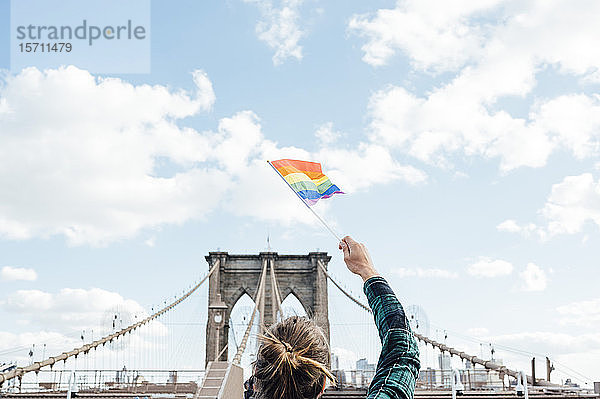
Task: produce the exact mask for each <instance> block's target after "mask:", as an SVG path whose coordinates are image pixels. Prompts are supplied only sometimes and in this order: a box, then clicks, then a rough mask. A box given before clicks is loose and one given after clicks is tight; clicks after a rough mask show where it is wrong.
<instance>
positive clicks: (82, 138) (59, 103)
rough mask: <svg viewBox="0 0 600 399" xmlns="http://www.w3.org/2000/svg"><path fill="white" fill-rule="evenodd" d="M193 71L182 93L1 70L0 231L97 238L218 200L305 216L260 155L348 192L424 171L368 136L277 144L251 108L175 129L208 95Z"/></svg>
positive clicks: (175, 218)
mask: <svg viewBox="0 0 600 399" xmlns="http://www.w3.org/2000/svg"><path fill="white" fill-rule="evenodd" d="M192 78H193V81H194V82H195V84H196V90H195V93H193V94H192V93H188V92H186V91H182V90H179V91H172V90H169V89H168V88H166V87H164V86H160V85H156V86H148V85H139V86H134V85H132V84H129V83H127V82H125V81H123V80H120V79H115V78H111V79H103V78H96V77H94V76H92V75H91V74H89V73H88V72H86V71H83V70H80V69H77V68H75V67H66V68H60V69H57V70H47V71H44V72H40V71H38V70H37V69H34V68H30V69H25V70H23V71H22V72H21V73H20V74H18V75H15V76H7V77H6V79H5V82H4V84H3V85H2V86H1V88H0V99H1V100H2V101H3V103H5V104H6V107H7V109H8V111H7V112H6V113H4V114H0V132H1V133H0V185H2V187H5V188H6V189H4V190H2V191H0V236H3V237H6V238H10V239H28V238H32V237H49V236H53V235H63V236H65V237H66V238H67V240H68V242H69V243H70V244H73V245H79V244H92V245H105V244H107V243H110V242H112V241H114V240H119V239H124V238H130V237H133V236H135V235H136V234H137V233H138V232H139V231H140V230H143V229H155V228H157V227H159V226H161V225H164V224H181V223H185V222H187V221H189V220H200V219H202V218H203V217H205V216H206V215H207V214H208V213H209V212H211V211H213V210H214V209H216V208H218V207H221V208H224V209H226V210H229V211H231V212H233V213H235V214H237V215H240V216H253V217H257V218H259V219H266V220H277V221H282V222H284V223H289V222H290V221H301V222H304V223H308V224H313V222H314V220H309V219H310V217H307V214H306V211H305V210H303V211H299V207H298V205H299V203H296V201H293V200H291V198H290V196H289V195H290V194H289V193H288V192H286V188H285V186H283V185H282V184H281V182H276V181H273V178H274V177H275V178H276V176H275V175H273V172H272V170H271V169H270V168H269V167H268V165H267V164H266V162H265V161H266V160H267V159H277V158H288V157H290V158H294V157H295V158H299V159H308V160H311V159H315V160H319V161H321V162H323V163H324V167H325V169H326V171H327V173H330V174H331V176H332V177H333V178H334V179H335V180H334V181H335V182H336V183H337V184H338V185H340V186H343V188H344V189H345V190H347V191H352V190H362V189H366V188H368V187H370V186H372V185H373V184H378V183H388V182H389V181H391V180H395V179H397V180H404V181H406V182H408V183H418V182H421V181H424V180H425V178H426V176H425V174H424V173H423V172H421V171H419V170H417V169H415V168H413V167H410V166H405V165H401V164H399V163H397V162H396V161H395V160H394V159H393V158H392V156H391V154H390V153H389V150H388V149H386V148H384V147H382V146H378V145H375V144H371V143H361V144H359V145H358V147H354V148H346V149H343V148H339V147H336V148H335V149H331V148H328V147H327V145H325V144H324V145H325V147H323V148H322V149H319V150H318V151H316V152H314V153H311V152H308V151H306V150H304V149H301V148H293V147H280V146H278V144H277V143H276V142H273V141H270V140H268V139H266V138H265V137H264V135H263V133H262V130H261V125H260V120H259V118H258V116H257V115H256V114H254V113H253V112H251V111H241V112H238V113H236V114H234V115H233V116H231V117H226V118H222V119H221V120H220V121H219V123H218V126H217V129H216V130H215V131H205V132H198V131H196V130H194V129H191V128H188V127H182V126H180V125H179V124H178V122H179V120H180V119H182V118H185V117H188V116H192V115H196V114H197V113H198V112H200V111H203V110H209V109H210V108H211V106H212V104H213V103H214V101H215V95H214V91H213V89H212V84H211V82H210V80H209V79H208V77H207V76H206V74H205V73H204V72H202V71H196V72H194V73H193V76H192ZM31 114H35V115H36V118H35V119H31V118H30V115H31ZM367 171H368V172H369V173H367ZM373 173H376V174H373ZM257 176H262V178H261V179H260V180H257ZM257 181H258V182H259V184H260V188H259V187H258V186H257ZM206 193H210V195H206ZM265 193H268V194H269V195H266V196H265ZM300 205H301V204H300ZM326 206H327V205H322V207H325V208H326Z"/></svg>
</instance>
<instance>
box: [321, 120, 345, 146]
mask: <svg viewBox="0 0 600 399" xmlns="http://www.w3.org/2000/svg"><path fill="white" fill-rule="evenodd" d="M315 137H316V138H317V139H318V140H319V142H321V143H322V144H326V145H327V144H333V143H335V142H336V141H337V140H338V139H339V138H340V137H342V134H341V133H340V132H337V131H335V130H333V123H332V122H327V123H325V124H323V125H321V126H319V128H318V129H317V131H316V132H315Z"/></svg>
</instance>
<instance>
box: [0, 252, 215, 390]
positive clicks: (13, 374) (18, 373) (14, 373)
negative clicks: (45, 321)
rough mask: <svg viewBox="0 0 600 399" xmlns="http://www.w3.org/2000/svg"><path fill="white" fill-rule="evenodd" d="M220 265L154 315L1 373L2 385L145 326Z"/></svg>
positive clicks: (172, 305) (176, 303) (178, 302)
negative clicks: (69, 348) (44, 358)
mask: <svg viewBox="0 0 600 399" xmlns="http://www.w3.org/2000/svg"><path fill="white" fill-rule="evenodd" d="M218 265H219V261H218V260H217V261H216V262H215V264H214V265H213V266H212V267H211V269H210V271H209V272H208V274H207V275H206V276H205V277H204V278H203V279H202V280H201V281H200V282H199V283H198V284H196V285H195V286H194V287H193V288H192V289H190V290H189V291H188V292H186V293H185V294H184V295H183V296H181V297H180V298H179V299H177V300H175V301H173V302H172V303H170V304H169V305H167V306H165V307H164V308H162V309H161V310H159V311H157V312H155V313H153V314H152V315H150V316H148V317H146V318H145V319H143V320H142V321H139V322H137V323H135V324H132V325H130V326H128V327H125V328H123V329H122V330H120V331H117V332H116V333H113V334H110V335H107V336H105V337H103V338H101V339H99V340H96V341H93V342H92V343H89V344H85V345H82V346H80V347H78V348H75V349H73V350H72V351H69V352H63V353H62V354H60V355H58V356H52V357H49V358H47V359H46V360H43V361H39V362H34V363H32V364H31V365H29V366H26V367H17V368H15V369H14V370H11V371H8V372H6V373H0V385H2V384H3V383H4V382H5V381H8V380H11V379H13V378H17V377H18V378H19V379H21V378H22V377H23V375H25V374H27V373H30V372H32V371H39V370H40V369H41V368H42V367H46V366H50V367H52V366H53V365H54V364H55V363H57V362H59V361H61V360H64V361H66V360H67V359H68V358H70V357H77V355H79V354H80V353H84V354H86V353H88V352H89V351H90V349H94V348H96V347H98V346H100V345H104V344H106V343H107V342H112V341H113V340H114V339H119V338H121V337H122V336H124V335H125V334H127V333H131V332H132V331H134V330H136V329H137V328H139V327H141V326H143V325H144V324H147V323H148V322H150V321H152V320H154V319H156V318H157V317H159V316H161V315H163V314H164V313H166V312H168V311H169V310H171V309H173V308H174V307H175V306H177V305H179V304H180V303H181V302H183V301H184V300H186V299H187V298H188V297H189V296H190V295H192V294H193V293H194V292H195V291H196V290H197V289H198V288H200V286H201V285H202V283H204V282H205V281H206V280H207V279H208V278H209V277H210V275H211V274H212V273H213V272H214V271H215V269H216V268H217V267H218Z"/></svg>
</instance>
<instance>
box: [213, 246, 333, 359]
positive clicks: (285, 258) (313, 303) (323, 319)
mask: <svg viewBox="0 0 600 399" xmlns="http://www.w3.org/2000/svg"><path fill="white" fill-rule="evenodd" d="M319 260H320V261H321V262H322V263H323V265H324V266H325V268H327V265H328V263H329V261H330V260H331V256H328V255H327V253H326V252H310V253H309V254H308V255H279V254H278V253H276V252H261V253H260V254H258V255H233V254H229V253H227V252H210V253H209V254H208V256H206V261H207V262H208V266H209V268H211V267H212V266H213V265H215V264H217V263H218V266H217V268H216V269H215V271H214V272H213V274H212V275H211V276H210V279H209V283H208V321H207V323H206V352H205V353H206V363H208V362H209V361H213V360H222V361H227V350H225V347H226V346H227V344H228V338H229V317H230V315H231V310H232V309H233V307H234V306H235V304H236V303H237V301H238V300H239V299H240V298H241V297H242V296H243V295H244V293H247V294H248V295H249V296H250V297H251V298H252V299H253V300H254V301H256V294H257V292H256V290H257V288H258V280H259V278H260V273H261V271H262V268H263V265H264V264H265V262H266V263H267V276H266V280H265V300H264V301H263V302H262V304H261V306H260V309H259V310H260V317H261V319H262V320H261V322H262V324H264V325H265V326H270V325H271V324H272V323H273V322H274V320H275V317H276V316H275V315H276V313H275V312H276V304H275V297H274V295H273V292H272V288H271V287H272V285H271V271H270V268H271V267H272V268H273V270H274V272H275V279H276V281H277V286H278V288H279V292H280V295H281V299H282V300H283V299H284V298H286V297H287V296H288V295H289V294H290V293H293V294H294V295H295V296H296V298H298V300H299V301H300V303H301V304H302V306H303V307H304V309H305V311H306V314H308V315H309V316H310V317H312V318H313V319H314V320H315V322H316V323H317V324H318V325H319V326H320V327H321V328H322V329H323V331H324V332H325V336H326V338H327V341H328V342H329V314H328V302H327V276H326V275H325V273H323V271H322V270H321V269H320V268H319V267H318V264H317V262H318V261H319ZM219 354H220V356H219ZM217 357H219V358H218V359H217Z"/></svg>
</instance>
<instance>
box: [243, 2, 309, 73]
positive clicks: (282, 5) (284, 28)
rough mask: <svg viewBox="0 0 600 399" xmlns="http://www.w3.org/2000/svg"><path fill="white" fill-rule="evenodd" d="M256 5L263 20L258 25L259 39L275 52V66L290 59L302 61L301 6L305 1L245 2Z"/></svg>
mask: <svg viewBox="0 0 600 399" xmlns="http://www.w3.org/2000/svg"><path fill="white" fill-rule="evenodd" d="M244 1H245V2H247V3H254V4H256V5H257V7H258V8H259V10H260V13H261V17H262V20H261V21H259V22H258V24H257V25H256V33H257V34H258V38H259V39H260V40H262V41H263V42H265V43H266V44H267V45H268V46H269V47H270V48H271V49H273V50H275V54H274V55H273V64H275V65H281V64H282V63H283V62H284V61H286V60H287V59H288V58H296V59H297V60H301V59H302V46H301V45H300V44H299V42H300V39H302V37H303V36H304V34H305V33H304V32H303V31H302V30H301V29H300V26H299V20H300V6H301V5H302V3H303V0H279V1H277V0H244Z"/></svg>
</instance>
